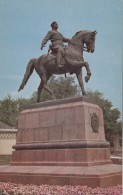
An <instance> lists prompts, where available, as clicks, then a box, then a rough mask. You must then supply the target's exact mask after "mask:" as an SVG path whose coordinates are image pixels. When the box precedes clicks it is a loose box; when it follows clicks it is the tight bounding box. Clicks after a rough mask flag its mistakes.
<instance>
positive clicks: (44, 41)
mask: <svg viewBox="0 0 123 195" xmlns="http://www.w3.org/2000/svg"><path fill="white" fill-rule="evenodd" d="M50 39H51V31H49V32H48V33H47V35H46V36H45V37H44V39H43V41H42V43H41V50H42V49H43V47H44V46H45V44H46V43H47V42H48V41H49V40H50Z"/></svg>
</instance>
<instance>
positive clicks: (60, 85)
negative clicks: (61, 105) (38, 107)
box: [30, 76, 81, 103]
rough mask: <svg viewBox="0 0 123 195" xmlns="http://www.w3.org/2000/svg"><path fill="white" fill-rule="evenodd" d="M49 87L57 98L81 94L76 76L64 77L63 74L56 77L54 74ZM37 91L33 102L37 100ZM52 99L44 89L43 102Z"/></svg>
mask: <svg viewBox="0 0 123 195" xmlns="http://www.w3.org/2000/svg"><path fill="white" fill-rule="evenodd" d="M48 86H49V88H50V89H51V90H52V91H53V93H54V95H55V97H56V99H62V98H67V97H74V96H77V95H80V93H81V92H80V89H79V87H78V85H77V84H75V78H74V77H67V78H64V77H62V76H60V77H58V78H57V77H55V76H52V77H51V79H50V81H49V82H48ZM36 98H37V92H34V93H33V94H32V97H31V99H30V100H31V102H33V103H34V102H36ZM46 100H51V95H50V94H49V93H48V92H47V91H45V90H43V91H42V95H41V102H43V101H46Z"/></svg>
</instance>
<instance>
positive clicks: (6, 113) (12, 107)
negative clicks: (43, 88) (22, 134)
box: [0, 95, 30, 126]
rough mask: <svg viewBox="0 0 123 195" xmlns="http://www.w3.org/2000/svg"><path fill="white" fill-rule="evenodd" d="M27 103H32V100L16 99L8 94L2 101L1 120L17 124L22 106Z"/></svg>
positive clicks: (0, 104) (0, 108) (0, 105)
mask: <svg viewBox="0 0 123 195" xmlns="http://www.w3.org/2000/svg"><path fill="white" fill-rule="evenodd" d="M27 104H30V100H28V99H22V98H19V99H17V100H14V99H12V98H11V96H10V95H8V96H7V97H5V98H4V99H3V100H1V101H0V120H2V121H4V122H6V123H8V124H10V125H11V126H15V124H16V121H17V118H18V115H19V113H20V111H21V110H22V107H23V106H24V105H27Z"/></svg>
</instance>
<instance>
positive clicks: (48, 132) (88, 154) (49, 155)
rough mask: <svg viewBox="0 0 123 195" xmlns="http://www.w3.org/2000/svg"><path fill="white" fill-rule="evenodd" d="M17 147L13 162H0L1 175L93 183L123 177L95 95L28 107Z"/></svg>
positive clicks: (27, 179) (102, 184) (104, 183)
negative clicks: (112, 156) (113, 154)
mask: <svg viewBox="0 0 123 195" xmlns="http://www.w3.org/2000/svg"><path fill="white" fill-rule="evenodd" d="M13 148H14V149H15V151H14V152H13V154H12V163H11V165H12V166H1V167H0V181H3V182H14V183H23V184H37V185H40V184H49V185H88V186H92V187H97V186H100V187H106V186H114V185H117V184H120V183H121V166H120V165H113V164H112V162H111V160H110V149H109V143H108V142H107V141H106V140H105V134H104V122H103V113H102V110H101V108H100V107H99V106H98V105H97V104H95V103H94V102H93V101H92V100H91V99H89V98H84V97H78V98H67V99H63V100H56V101H49V102H48V103H39V104H35V105H32V106H31V107H29V108H27V109H25V110H23V111H22V112H21V113H20V116H19V120H18V132H17V138H16V144H15V145H14V146H13Z"/></svg>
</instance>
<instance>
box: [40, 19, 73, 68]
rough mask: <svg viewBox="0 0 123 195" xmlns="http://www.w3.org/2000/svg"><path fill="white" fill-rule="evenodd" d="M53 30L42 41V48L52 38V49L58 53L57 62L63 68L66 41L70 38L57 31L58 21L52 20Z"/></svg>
mask: <svg viewBox="0 0 123 195" xmlns="http://www.w3.org/2000/svg"><path fill="white" fill-rule="evenodd" d="M51 27H52V30H51V31H49V32H48V33H47V35H46V36H45V37H44V39H43V41H42V43H41V50H42V49H43V47H44V46H45V44H46V43H47V42H48V41H49V40H50V41H51V42H52V45H51V46H50V49H51V51H52V52H53V53H56V64H57V67H58V68H62V67H63V64H62V56H63V53H64V42H69V41H70V39H68V38H65V37H64V36H63V35H62V34H61V33H60V32H58V31H57V29H58V24H57V22H55V21H54V22H52V24H51Z"/></svg>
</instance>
